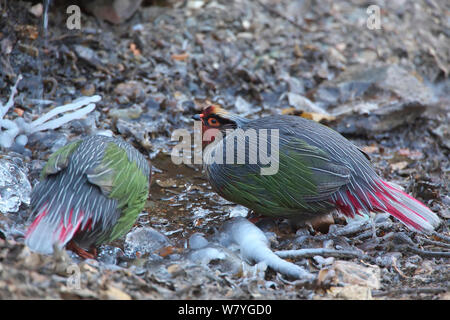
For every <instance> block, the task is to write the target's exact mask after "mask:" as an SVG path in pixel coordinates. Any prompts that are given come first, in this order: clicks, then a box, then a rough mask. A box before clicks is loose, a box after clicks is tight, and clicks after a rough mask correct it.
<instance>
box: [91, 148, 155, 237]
mask: <svg viewBox="0 0 450 320" xmlns="http://www.w3.org/2000/svg"><path fill="white" fill-rule="evenodd" d="M136 152H137V151H136ZM86 174H87V179H88V181H89V182H90V183H92V184H94V185H96V186H98V187H99V188H100V190H101V191H102V193H103V194H104V195H105V196H106V197H108V198H111V199H116V200H117V208H118V209H120V210H121V211H122V214H121V216H120V218H119V219H118V221H117V224H116V225H115V226H114V229H113V231H112V233H111V235H110V238H111V239H109V240H112V239H115V238H117V237H119V236H121V235H122V233H123V232H126V231H128V230H129V229H130V228H131V227H132V225H133V223H134V222H135V221H136V219H137V217H138V215H139V213H140V212H141V210H142V209H143V207H144V205H145V201H146V200H147V196H148V189H149V177H148V175H145V174H144V172H143V171H142V170H141V169H139V167H138V165H137V163H136V162H135V161H131V160H130V159H129V158H128V155H127V153H126V151H125V150H124V149H123V148H121V147H119V146H118V145H116V144H115V143H109V145H108V147H107V148H106V150H105V154H104V157H103V160H102V162H101V163H100V164H99V165H97V166H96V167H93V168H91V169H89V170H88V171H87V172H86Z"/></svg>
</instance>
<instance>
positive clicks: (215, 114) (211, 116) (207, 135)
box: [192, 105, 236, 146]
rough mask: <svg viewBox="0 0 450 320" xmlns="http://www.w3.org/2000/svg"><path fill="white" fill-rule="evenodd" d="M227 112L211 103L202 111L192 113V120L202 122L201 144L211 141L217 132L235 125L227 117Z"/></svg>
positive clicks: (204, 144)
mask: <svg viewBox="0 0 450 320" xmlns="http://www.w3.org/2000/svg"><path fill="white" fill-rule="evenodd" d="M227 115H228V112H227V111H225V110H223V109H222V108H220V107H218V106H214V105H211V106H209V107H207V108H205V109H204V110H203V111H202V113H200V114H196V115H194V116H193V117H192V118H193V119H194V120H200V121H201V122H202V136H203V146H206V145H208V144H209V143H211V142H213V141H214V140H215V138H216V137H217V135H218V134H219V132H221V133H222V134H224V132H223V131H224V130H225V129H232V128H235V127H236V123H235V122H234V121H232V120H230V119H228V118H227Z"/></svg>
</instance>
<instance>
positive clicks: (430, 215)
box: [335, 180, 440, 232]
mask: <svg viewBox="0 0 450 320" xmlns="http://www.w3.org/2000/svg"><path fill="white" fill-rule="evenodd" d="M376 184H377V187H376V188H374V189H375V190H376V191H375V192H369V191H365V190H361V193H364V194H359V193H358V194H354V193H352V192H350V191H349V190H347V191H346V193H345V195H342V194H341V195H340V196H338V197H337V199H336V200H335V203H336V206H337V207H338V209H339V211H340V212H342V213H343V214H344V215H346V216H350V217H353V216H354V214H355V213H357V214H358V213H359V211H360V210H363V211H364V210H370V211H374V212H387V213H389V214H391V215H393V216H394V217H396V218H397V219H399V220H400V221H401V222H403V223H404V224H405V225H407V226H408V227H410V228H412V229H415V230H418V231H422V232H429V231H432V230H434V229H435V228H436V227H437V226H438V225H439V223H440V220H439V218H438V216H437V215H436V214H435V213H434V212H432V211H431V210H430V209H428V207H426V206H425V205H424V204H423V203H422V202H420V201H418V200H417V199H414V198H413V197H411V196H410V195H408V194H406V193H405V192H403V191H402V190H400V189H399V188H397V187H395V186H393V185H391V184H389V183H387V182H385V181H382V180H379V181H378V182H376Z"/></svg>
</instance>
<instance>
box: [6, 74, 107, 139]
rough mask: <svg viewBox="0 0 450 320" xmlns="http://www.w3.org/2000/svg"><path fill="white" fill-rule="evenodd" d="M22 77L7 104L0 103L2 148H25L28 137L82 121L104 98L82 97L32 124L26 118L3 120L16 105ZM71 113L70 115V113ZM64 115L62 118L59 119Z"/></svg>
mask: <svg viewBox="0 0 450 320" xmlns="http://www.w3.org/2000/svg"><path fill="white" fill-rule="evenodd" d="M21 79H22V76H21V75H19V77H18V78H17V81H16V83H15V85H14V86H12V87H11V95H10V96H9V99H8V102H6V104H4V105H3V104H2V103H0V146H1V147H3V148H10V147H11V146H12V145H13V143H14V142H16V143H17V144H19V145H22V146H25V145H26V144H27V142H28V138H27V136H28V135H30V134H32V133H35V132H39V131H44V130H48V129H56V128H59V127H61V126H62V125H63V124H65V123H68V122H70V121H72V120H75V119H81V118H82V117H84V116H85V115H87V114H88V113H90V112H91V111H93V110H94V109H95V103H96V102H99V101H100V100H101V99H102V98H101V97H100V96H99V95H94V96H91V97H80V98H78V99H76V100H74V101H73V102H72V103H69V104H66V105H63V106H59V107H56V108H54V109H52V110H51V111H49V112H47V113H46V114H44V115H42V116H41V117H39V118H38V119H36V120H34V121H32V122H26V121H25V119H24V118H21V117H18V118H16V119H15V120H8V119H3V117H4V116H5V114H6V113H7V112H8V110H9V109H10V108H11V107H12V106H13V105H14V96H15V95H16V93H17V85H18V84H19V82H20V80H21ZM68 112H70V113H68ZM59 115H62V116H60V117H57V116H59Z"/></svg>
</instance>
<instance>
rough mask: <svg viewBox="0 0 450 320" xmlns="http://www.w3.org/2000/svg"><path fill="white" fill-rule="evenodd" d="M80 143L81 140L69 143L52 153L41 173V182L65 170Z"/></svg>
mask: <svg viewBox="0 0 450 320" xmlns="http://www.w3.org/2000/svg"><path fill="white" fill-rule="evenodd" d="M80 143H81V140H77V141H74V142H71V143H69V144H67V145H65V146H64V147H62V148H60V149H58V150H57V151H56V152H54V153H53V154H52V155H51V156H50V158H49V159H48V161H47V163H46V165H45V166H44V168H43V169H42V171H41V175H40V179H41V181H42V180H44V179H45V178H47V177H48V176H49V175H52V174H56V173H58V172H60V171H61V170H63V169H64V168H66V167H67V166H68V164H69V158H70V156H71V155H72V153H73V152H74V151H75V150H76V149H77V148H78V147H79V145H80Z"/></svg>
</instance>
